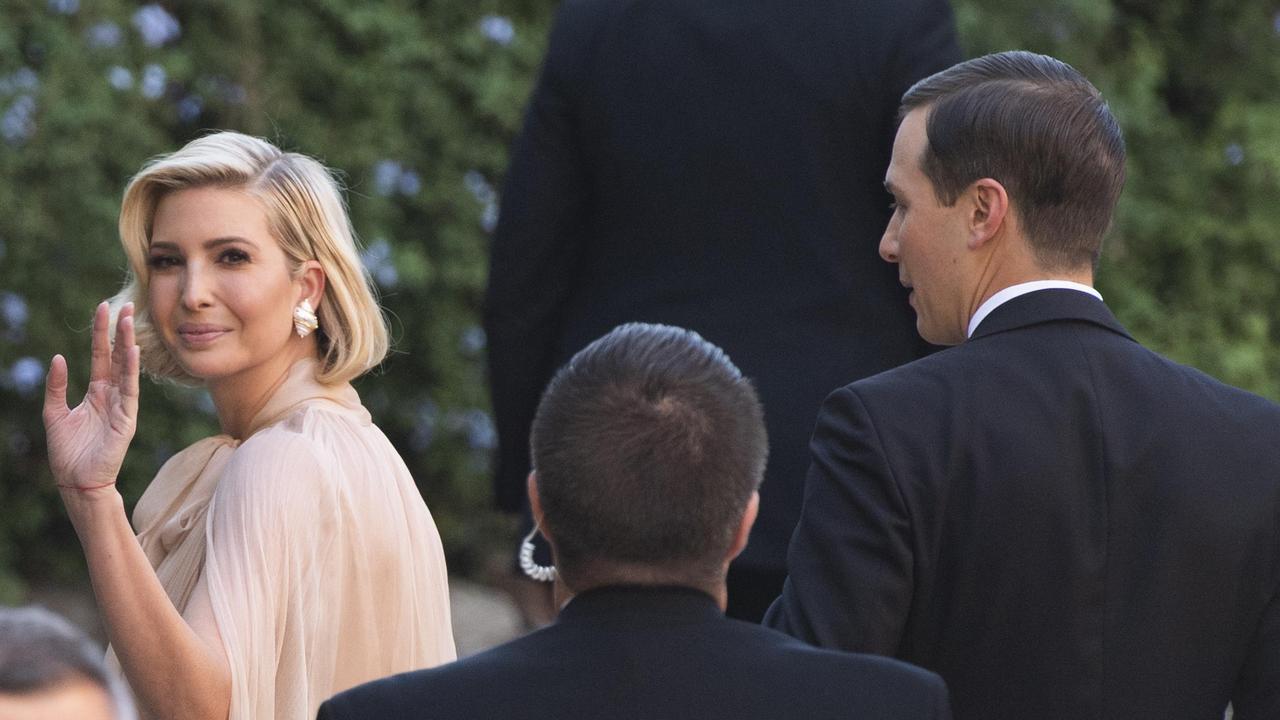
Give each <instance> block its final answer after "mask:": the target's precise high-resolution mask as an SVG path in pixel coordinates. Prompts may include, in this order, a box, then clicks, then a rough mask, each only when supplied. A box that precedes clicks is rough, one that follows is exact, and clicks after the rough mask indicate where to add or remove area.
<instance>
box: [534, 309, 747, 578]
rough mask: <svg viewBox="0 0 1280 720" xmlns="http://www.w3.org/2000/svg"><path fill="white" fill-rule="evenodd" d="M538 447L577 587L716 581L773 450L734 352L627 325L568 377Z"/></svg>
mask: <svg viewBox="0 0 1280 720" xmlns="http://www.w3.org/2000/svg"><path fill="white" fill-rule="evenodd" d="M531 444H532V448H533V465H534V468H535V469H536V471H537V473H538V497H539V500H540V501H541V504H542V509H543V515H544V523H545V524H546V525H547V530H548V531H549V533H550V534H551V536H552V538H553V539H554V544H555V547H556V551H557V552H556V562H557V565H558V567H559V569H560V573H561V574H562V575H563V576H564V577H565V579H566V580H567V581H569V584H570V585H579V584H581V583H584V582H608V581H625V580H626V579H627V578H628V577H634V576H635V572H634V571H635V570H636V569H643V570H644V571H647V572H648V574H649V575H651V576H653V577H656V578H659V579H664V580H667V581H671V582H685V583H692V584H701V583H705V582H708V581H715V579H716V577H717V575H718V574H719V573H720V572H722V570H723V562H724V559H725V556H726V554H727V552H728V550H729V548H730V546H731V544H732V542H733V537H734V532H735V530H737V528H738V523H739V521H740V520H741V518H742V513H743V512H744V510H745V509H746V505H747V503H748V501H749V500H750V498H751V493H752V492H753V491H754V490H756V488H758V487H759V485H760V481H761V479H762V478H763V476H764V466H765V459H766V457H767V455H768V440H767V437H766V434H765V428H764V413H763V411H762V409H761V407H760V401H759V399H758V398H757V396H756V392H755V389H754V388H753V387H752V385H751V382H750V381H749V380H747V379H746V378H744V377H743V376H742V373H741V372H739V370H738V368H737V367H735V366H734V365H733V363H732V362H731V361H730V360H729V358H728V356H727V355H725V353H724V351H722V350H721V349H720V348H718V347H716V346H715V345H712V344H711V343H709V342H707V341H706V340H704V339H702V337H701V336H699V335H698V334H697V333H695V332H692V331H689V330H683V329H681V328H675V327H670V326H666V325H648V324H642V323H631V324H628V325H622V326H619V327H618V328H615V329H614V330H613V331H612V332H610V333H609V334H607V335H605V336H604V337H602V338H600V339H598V340H596V341H595V342H593V343H591V344H590V345H588V346H587V347H586V348H585V349H583V350H582V351H581V352H579V353H578V354H577V355H574V356H573V359H572V360H570V361H569V363H568V364H567V365H565V366H564V367H563V368H561V369H560V371H559V372H557V373H556V375H555V377H554V378H553V379H552V380H551V383H550V385H548V386H547V390H546V392H545V393H544V394H543V396H542V401H541V403H540V404H539V405H538V412H537V416H536V417H535V418H534V421H533V431H532V437H531ZM651 579H652V578H651ZM720 579H721V580H722V579H723V578H720Z"/></svg>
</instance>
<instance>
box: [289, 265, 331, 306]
mask: <svg viewBox="0 0 1280 720" xmlns="http://www.w3.org/2000/svg"><path fill="white" fill-rule="evenodd" d="M294 282H296V283H297V285H298V299H297V302H299V303H300V302H302V301H303V300H309V301H310V302H311V307H312V309H314V310H317V311H318V310H319V309H320V301H321V300H322V299H323V298H324V287H325V275H324V268H322V267H320V262H319V261H317V260H307V261H305V262H303V263H302V266H301V267H300V268H298V278H297V280H295V281H294Z"/></svg>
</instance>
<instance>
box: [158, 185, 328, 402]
mask: <svg viewBox="0 0 1280 720" xmlns="http://www.w3.org/2000/svg"><path fill="white" fill-rule="evenodd" d="M147 265H148V266H149V268H150V282H149V289H148V294H147V302H148V305H149V308H150V312H151V318H152V323H153V324H154V326H155V328H156V330H157V331H158V332H159V333H160V336H161V338H162V339H163V341H164V344H165V347H167V348H168V349H169V352H171V353H172V354H173V356H174V358H176V359H177V361H178V362H179V363H180V364H181V365H182V367H183V368H184V369H185V370H186V371H187V373H188V374H190V375H191V376H193V377H196V378H199V379H201V380H204V381H205V382H206V383H207V382H211V381H218V380H222V379H226V378H232V377H235V376H237V375H240V374H241V373H244V372H246V371H251V370H254V369H256V368H259V367H261V366H263V365H264V364H270V363H271V361H273V360H277V361H279V359H280V358H284V357H286V356H288V355H291V354H293V352H290V351H296V350H297V348H293V347H291V346H290V343H295V344H296V343H297V342H298V341H300V338H298V337H297V336H296V335H294V333H293V308H294V306H295V305H297V303H298V302H300V301H301V299H302V298H303V297H305V296H306V295H305V290H306V288H305V287H304V283H303V282H302V281H301V280H295V279H294V277H293V275H292V274H291V272H290V268H289V263H288V261H287V258H286V256H285V254H284V251H283V250H281V249H280V245H279V243H277V242H276V240H275V238H273V237H272V236H271V234H270V232H269V231H268V228H267V216H266V212H265V211H264V210H263V208H262V206H261V204H260V203H259V202H258V200H257V199H255V198H254V197H253V196H251V195H249V194H248V193H245V192H243V191H241V190H235V189H225V188H211V187H206V188H190V189H186V190H178V191H176V192H173V193H170V194H168V195H166V196H164V198H163V199H162V200H161V201H160V203H159V205H158V206H157V207H156V212H155V218H154V220H153V222H152V232H151V245H150V248H149V250H148V256H147Z"/></svg>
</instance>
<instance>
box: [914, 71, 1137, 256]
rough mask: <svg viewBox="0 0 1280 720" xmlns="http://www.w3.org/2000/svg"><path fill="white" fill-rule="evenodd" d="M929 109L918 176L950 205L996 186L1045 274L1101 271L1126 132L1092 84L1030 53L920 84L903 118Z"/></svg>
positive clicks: (1121, 176) (1119, 182)
mask: <svg viewBox="0 0 1280 720" xmlns="http://www.w3.org/2000/svg"><path fill="white" fill-rule="evenodd" d="M917 108H927V112H928V119H927V121H926V125H925V127H926V132H927V135H928V139H929V142H928V146H927V147H926V149H925V151H924V156H923V157H922V158H921V159H920V165H921V169H922V170H923V171H924V173H925V175H926V176H927V177H928V178H929V180H930V181H931V182H932V183H933V188H934V192H935V194H936V195H937V197H938V200H939V202H941V203H942V204H943V205H947V206H951V205H953V204H954V203H955V201H956V199H957V198H958V197H959V196H960V193H961V192H962V191H964V189H965V188H967V187H969V185H970V184H971V183H973V182H974V181H975V180H978V179H981V178H984V177H985V178H992V179H994V180H996V181H998V182H999V183H1000V184H1002V185H1004V187H1005V190H1006V191H1007V192H1008V193H1009V196H1010V198H1011V199H1012V201H1013V205H1014V207H1015V212H1016V213H1017V217H1018V219H1019V220H1020V222H1021V224H1022V227H1023V229H1024V233H1025V235H1026V237H1027V241H1028V242H1029V243H1030V244H1031V247H1032V249H1033V251H1034V252H1035V254H1036V259H1037V260H1038V261H1039V263H1040V265H1041V266H1043V267H1045V268H1046V269H1066V268H1079V267H1082V266H1083V265H1085V264H1096V263H1097V261H1098V258H1099V257H1100V255H1101V253H1102V237H1103V235H1105V234H1106V232H1107V228H1108V227H1109V226H1110V224H1111V216H1112V213H1113V212H1114V210H1115V206H1116V202H1117V200H1118V199H1119V197H1120V189H1121V188H1122V187H1123V186H1124V174H1125V171H1124V163H1125V149H1124V138H1123V136H1122V135H1121V132H1120V126H1119V124H1117V123H1116V120H1115V118H1114V117H1113V116H1112V115H1111V111H1110V110H1109V109H1108V107H1107V104H1106V102H1104V101H1103V99H1102V95H1101V94H1100V93H1099V92H1098V89H1097V88H1095V87H1094V86H1093V85H1092V84H1090V83H1089V81H1088V80H1086V79H1085V78H1084V76H1083V75H1081V74H1080V73H1079V72H1077V71H1076V70H1075V69H1074V68H1072V67H1071V66H1070V65H1067V64H1066V63H1064V62H1061V61H1060V60H1055V59H1054V58H1051V57H1048V56H1047V55H1037V54H1035V53H1029V52H1025V51H1012V52H1003V53H996V54H994V55H985V56H983V57H980V58H975V59H973V60H969V61H966V62H962V63H960V64H958V65H954V66H952V67H950V68H948V69H946V70H943V71H942V72H939V73H937V74H935V75H931V76H929V77H927V78H925V79H923V80H921V81H920V82H918V83H916V84H915V85H913V86H912V87H911V89H909V90H907V92H906V94H905V95H903V97H902V115H904V116H905V115H906V114H907V113H908V112H910V111H912V110H915V109H917Z"/></svg>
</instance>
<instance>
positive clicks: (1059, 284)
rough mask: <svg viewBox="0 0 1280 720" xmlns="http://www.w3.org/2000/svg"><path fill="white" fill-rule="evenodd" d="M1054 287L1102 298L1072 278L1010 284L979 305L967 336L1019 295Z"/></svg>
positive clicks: (1095, 291) (971, 320)
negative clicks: (994, 312) (995, 311)
mask: <svg viewBox="0 0 1280 720" xmlns="http://www.w3.org/2000/svg"><path fill="white" fill-rule="evenodd" d="M1053 289H1059V290H1077V291H1079V292H1082V293H1088V294H1090V295H1092V296H1094V297H1096V298H1098V299H1099V300H1101V299H1102V294H1101V293H1099V292H1098V291H1097V290H1094V289H1093V288H1091V287H1089V286H1088V285H1085V284H1083V283H1078V282H1072V281H1070V280H1033V281H1031V282H1024V283H1018V284H1017V285H1010V286H1009V287H1007V288H1005V289H1003V290H1001V291H1000V292H998V293H996V294H995V295H992V296H991V297H989V298H987V301H986V302H984V303H982V304H981V305H979V306H978V311H977V312H975V313H974V314H973V317H972V318H969V332H968V334H967V335H966V336H965V337H973V331H974V330H977V329H978V325H979V324H981V323H982V321H983V320H985V319H986V317H987V316H988V315H990V314H991V311H992V310H995V309H996V308H998V307H1000V306H1001V305H1003V304H1005V303H1007V302H1009V301H1010V300H1012V299H1014V298H1016V297H1018V296H1019V295H1026V294H1027V293H1029V292H1035V291H1037V290H1053Z"/></svg>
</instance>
